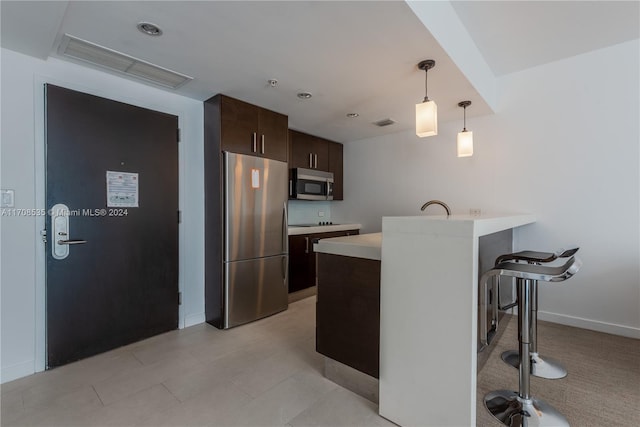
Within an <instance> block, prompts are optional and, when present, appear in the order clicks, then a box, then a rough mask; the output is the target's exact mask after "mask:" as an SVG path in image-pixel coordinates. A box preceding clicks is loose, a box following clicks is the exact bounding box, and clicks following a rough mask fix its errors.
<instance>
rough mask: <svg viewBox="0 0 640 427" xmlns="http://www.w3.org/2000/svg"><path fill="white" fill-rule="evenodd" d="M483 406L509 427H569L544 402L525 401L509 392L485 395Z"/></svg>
mask: <svg viewBox="0 0 640 427" xmlns="http://www.w3.org/2000/svg"><path fill="white" fill-rule="evenodd" d="M484 406H485V407H486V408H487V410H488V411H489V412H490V413H491V415H493V416H494V417H495V418H496V419H497V420H498V421H500V422H501V423H502V424H504V425H506V426H509V427H527V426H528V427H534V426H554V427H565V426H566V427H569V422H568V421H567V419H566V418H565V417H564V416H562V414H561V413H560V412H558V411H556V410H555V409H554V407H553V406H551V405H549V404H548V403H547V402H545V401H544V400H540V399H534V398H531V399H528V400H525V399H522V398H521V397H520V396H519V395H518V393H516V392H514V391H510V390H497V391H492V392H491V393H489V394H487V395H486V396H485V397H484Z"/></svg>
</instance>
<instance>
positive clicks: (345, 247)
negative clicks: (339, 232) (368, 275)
mask: <svg viewBox="0 0 640 427" xmlns="http://www.w3.org/2000/svg"><path fill="white" fill-rule="evenodd" d="M313 250H314V251H315V252H322V253H325V254H332V255H343V256H350V257H354V258H366V259H373V260H378V261H379V260H380V258H381V253H382V233H370V234H358V235H354V236H344V237H333V238H330V239H322V240H320V241H319V242H318V243H316V244H314V245H313Z"/></svg>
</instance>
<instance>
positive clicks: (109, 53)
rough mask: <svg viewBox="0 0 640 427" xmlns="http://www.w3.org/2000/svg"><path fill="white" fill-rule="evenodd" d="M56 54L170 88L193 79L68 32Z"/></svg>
mask: <svg viewBox="0 0 640 427" xmlns="http://www.w3.org/2000/svg"><path fill="white" fill-rule="evenodd" d="M58 54H60V55H62V56H68V57H70V58H74V59H78V60H80V61H84V62H88V63H90V64H93V65H97V66H99V67H102V68H107V69H109V70H112V71H117V72H119V73H123V74H126V75H128V76H131V77H135V78H138V79H142V80H145V81H148V82H152V83H155V84H158V85H161V86H165V87H168V88H171V89H177V88H179V87H180V86H182V85H183V84H185V83H187V82H189V81H191V80H193V77H189V76H186V75H184V74H180V73H177V72H175V71H171V70H168V69H166V68H162V67H159V66H157V65H154V64H151V63H149V62H146V61H143V60H141V59H138V58H134V57H132V56H129V55H125V54H124V53H120V52H117V51H115V50H112V49H108V48H106V47H103V46H99V45H97V44H94V43H91V42H88V41H86V40H82V39H79V38H77V37H74V36H70V35H69V34H65V35H64V37H63V38H62V43H60V47H59V48H58Z"/></svg>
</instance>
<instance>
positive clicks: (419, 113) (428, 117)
mask: <svg viewBox="0 0 640 427" xmlns="http://www.w3.org/2000/svg"><path fill="white" fill-rule="evenodd" d="M437 134H438V106H437V105H436V103H435V102H433V101H425V102H421V103H419V104H416V135H418V136H419V137H420V138H424V137H425V136H434V135H437Z"/></svg>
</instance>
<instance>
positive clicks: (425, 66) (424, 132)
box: [416, 59, 438, 138]
mask: <svg viewBox="0 0 640 427" xmlns="http://www.w3.org/2000/svg"><path fill="white" fill-rule="evenodd" d="M435 65H436V61H434V60H433V59H426V60H424V61H421V62H420V63H419V64H418V68H419V69H421V70H424V100H423V101H422V102H421V103H419V104H416V135H418V136H419V137H420V138H424V137H425V136H434V135H437V134H438V107H437V105H436V103H435V102H434V101H431V100H430V99H429V97H428V96H427V74H428V71H429V70H430V69H432V68H433V67H434V66H435Z"/></svg>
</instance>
